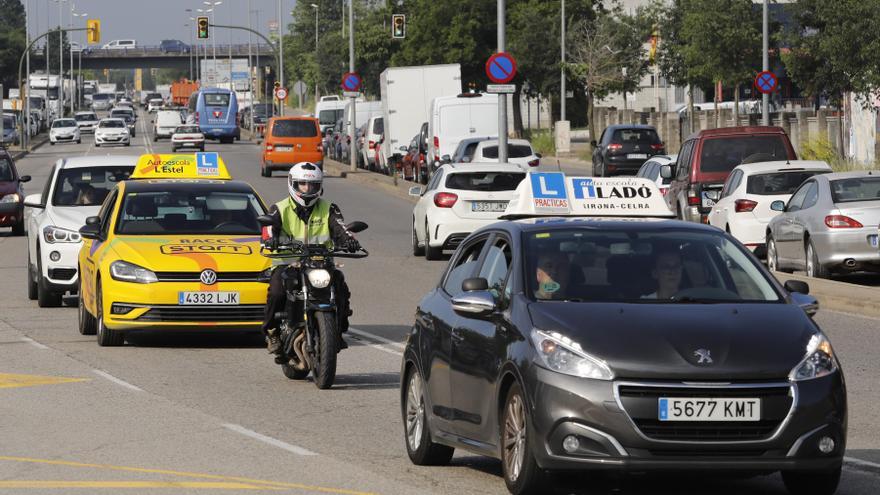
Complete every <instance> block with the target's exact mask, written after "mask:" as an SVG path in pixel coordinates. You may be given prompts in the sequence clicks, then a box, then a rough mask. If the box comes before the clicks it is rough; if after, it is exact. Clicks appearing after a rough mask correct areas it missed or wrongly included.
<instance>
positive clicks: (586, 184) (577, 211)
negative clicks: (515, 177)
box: [500, 172, 675, 219]
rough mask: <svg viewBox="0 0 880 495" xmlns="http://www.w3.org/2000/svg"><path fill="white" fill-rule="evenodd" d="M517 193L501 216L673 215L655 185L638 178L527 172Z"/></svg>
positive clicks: (509, 217) (660, 216) (656, 216)
mask: <svg viewBox="0 0 880 495" xmlns="http://www.w3.org/2000/svg"><path fill="white" fill-rule="evenodd" d="M516 193H517V197H516V198H515V199H514V200H512V201H511V202H510V203H508V205H507V209H506V210H505V211H504V214H503V215H502V216H501V217H500V218H503V219H515V218H525V217H540V216H577V217H655V218H672V217H674V216H675V215H674V214H673V213H672V211H670V210H669V207H668V206H666V201H665V200H664V199H663V194H662V193H661V192H660V189H659V188H658V187H657V184H656V183H655V182H654V181H652V180H650V179H645V178H641V177H615V178H609V177H566V176H565V174H564V173H561V172H541V173H536V172H529V174H528V176H527V178H526V180H523V181H522V182H520V183H519V186H518V187H517V188H516Z"/></svg>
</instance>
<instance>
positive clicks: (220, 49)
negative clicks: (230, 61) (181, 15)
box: [33, 43, 273, 62]
mask: <svg viewBox="0 0 880 495" xmlns="http://www.w3.org/2000/svg"><path fill="white" fill-rule="evenodd" d="M203 48H204V47H202V48H199V49H198V52H199V56H200V57H203V56H204V51H203ZM207 48H208V56H209V57H210V56H213V53H214V50H215V47H214V45H211V44H208V46H207ZM187 50H188V51H183V50H181V51H166V50H163V49H162V48H161V47H159V46H158V45H156V46H138V47H135V48H115V49H110V48H92V47H85V48H83V49H82V56H83V58H129V57H189V56H190V52H192V54H193V55H195V53H196V50H195V49H194V46H193V47H188V48H187ZM216 50H217V57H218V58H219V57H220V56H224V57H228V56H229V54H230V53H231V54H232V55H235V56H247V55H248V53H249V52H248V45H246V44H245V45H219V44H218V45H216ZM73 53H74V54H76V56H79V53H80V51H78V50H74V51H73ZM250 53H251V54H252V55H256V54H259V55H262V56H266V55H272V54H273V51H272V47H271V46H269V45H267V44H265V43H253V44H251V45H250ZM33 54H34V55H36V56H40V57H41V56H43V51H42V50H36V51H34V52H33ZM267 60H269V61H270V62H271V57H270V58H269V59H267Z"/></svg>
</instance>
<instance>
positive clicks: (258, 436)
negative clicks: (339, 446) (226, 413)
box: [221, 423, 318, 455]
mask: <svg viewBox="0 0 880 495" xmlns="http://www.w3.org/2000/svg"><path fill="white" fill-rule="evenodd" d="M221 426H223V427H224V428H226V429H228V430H232V431H234V432H236V433H240V434H242V435H244V436H246V437H250V438H253V439H254V440H258V441H260V442H263V443H265V444H269V445H271V446H273V447H278V448H279V449H282V450H286V451H288V452H291V453H293V454H296V455H318V454H317V453H315V452H312V451H311V450H308V449H304V448H302V447H298V446H296V445H291V444H289V443H287V442H282V441H281V440H278V439H277V438H272V437H267V436H266V435H263V434H262V433H257V432H255V431H253V430H248V429H247V428H245V427H244V426H241V425H235V424H232V423H226V424H223V425H221Z"/></svg>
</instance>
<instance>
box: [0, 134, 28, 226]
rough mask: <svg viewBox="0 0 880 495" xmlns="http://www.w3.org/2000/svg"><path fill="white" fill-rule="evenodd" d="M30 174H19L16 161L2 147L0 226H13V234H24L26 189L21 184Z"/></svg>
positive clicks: (0, 160)
mask: <svg viewBox="0 0 880 495" xmlns="http://www.w3.org/2000/svg"><path fill="white" fill-rule="evenodd" d="M29 180H31V176H30V175H19V174H18V170H16V168H15V162H13V161H12V157H11V156H9V153H7V152H6V150H5V149H3V148H0V227H12V234H13V235H24V191H23V190H22V187H21V184H22V183H24V182H28V181H29Z"/></svg>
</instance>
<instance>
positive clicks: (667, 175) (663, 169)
mask: <svg viewBox="0 0 880 495" xmlns="http://www.w3.org/2000/svg"><path fill="white" fill-rule="evenodd" d="M660 177H662V178H664V179H671V178H672V165H661V166H660Z"/></svg>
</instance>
